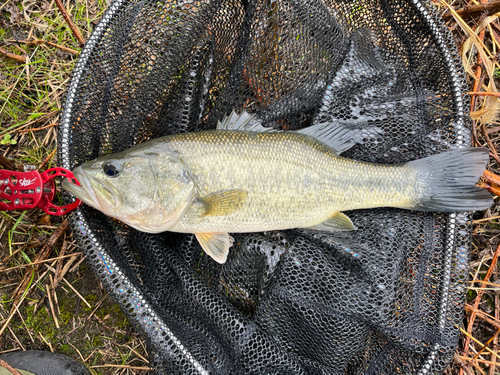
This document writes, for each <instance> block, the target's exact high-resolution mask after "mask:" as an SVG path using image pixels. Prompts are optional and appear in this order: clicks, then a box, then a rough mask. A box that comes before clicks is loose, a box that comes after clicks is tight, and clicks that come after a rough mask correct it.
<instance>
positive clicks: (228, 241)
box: [195, 233, 234, 264]
mask: <svg viewBox="0 0 500 375" xmlns="http://www.w3.org/2000/svg"><path fill="white" fill-rule="evenodd" d="M195 235H196V238H197V239H198V242H199V243H200V245H201V247H202V248H203V250H205V252H206V253H207V254H208V255H210V256H211V257H212V259H213V260H215V261H216V262H217V263H220V264H224V263H226V259H227V254H228V253H229V248H230V247H231V246H232V245H233V243H234V239H233V237H231V236H230V235H229V234H227V233H195Z"/></svg>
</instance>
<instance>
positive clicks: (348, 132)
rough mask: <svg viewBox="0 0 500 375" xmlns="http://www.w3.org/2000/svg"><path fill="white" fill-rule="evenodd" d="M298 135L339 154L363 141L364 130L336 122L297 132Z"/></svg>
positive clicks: (320, 124)
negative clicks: (307, 137)
mask: <svg viewBox="0 0 500 375" xmlns="http://www.w3.org/2000/svg"><path fill="white" fill-rule="evenodd" d="M296 133H299V134H303V135H308V136H310V137H313V138H315V139H316V140H318V141H320V142H322V143H324V144H325V145H327V146H329V147H330V148H332V149H333V150H334V151H335V152H336V153H337V154H340V153H342V152H344V151H346V150H348V149H350V148H351V147H352V146H354V145H355V144H356V143H358V142H360V141H362V140H363V132H362V129H360V128H352V127H346V126H344V125H343V124H341V123H336V122H322V123H319V124H316V125H313V126H309V127H307V128H304V129H300V130H297V131H296Z"/></svg>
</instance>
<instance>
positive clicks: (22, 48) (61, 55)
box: [0, 0, 500, 375]
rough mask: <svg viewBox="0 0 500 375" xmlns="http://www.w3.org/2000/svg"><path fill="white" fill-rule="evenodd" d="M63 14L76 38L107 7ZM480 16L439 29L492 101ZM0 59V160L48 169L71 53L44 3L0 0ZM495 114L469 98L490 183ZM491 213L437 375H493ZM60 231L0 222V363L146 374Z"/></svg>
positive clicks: (124, 325) (495, 47)
mask: <svg viewBox="0 0 500 375" xmlns="http://www.w3.org/2000/svg"><path fill="white" fill-rule="evenodd" d="M434 2H435V4H436V5H437V6H438V7H439V8H440V10H441V12H442V13H443V15H445V14H446V13H448V12H450V11H449V7H451V8H453V9H467V8H468V7H469V6H470V5H474V4H475V3H479V2H480V1H470V2H468V1H466V0H455V1H453V2H451V1H450V3H449V4H448V3H445V2H444V1H441V0H435V1H434ZM23 3H24V4H25V5H23ZM63 3H64V5H65V7H66V9H67V10H68V13H69V14H70V16H71V18H72V20H73V22H74V23H75V24H76V25H77V27H78V29H79V30H80V32H81V33H82V35H83V37H84V39H88V37H89V35H90V33H91V31H92V29H93V28H94V27H95V25H96V24H97V21H98V20H99V19H100V17H101V16H102V13H103V11H104V9H105V8H106V6H107V5H108V4H107V3H108V1H105V0H71V1H69V0H64V1H63ZM483 3H484V1H483ZM448 5H449V6H448ZM491 17H492V18H488V19H487V21H488V23H487V25H486V27H484V32H480V31H479V29H478V28H479V27H480V26H481V25H482V24H483V25H484V23H483V21H484V20H485V19H486V18H485V17H484V16H483V17H482V18H477V17H476V18H468V19H465V18H460V17H455V18H453V17H451V19H449V21H447V26H448V27H449V28H450V30H452V32H453V34H454V36H455V40H456V43H457V46H458V47H459V49H460V53H461V56H462V61H463V63H464V66H465V70H466V72H467V79H468V80H469V84H470V91H471V92H478V91H483V92H491V93H496V92H497V91H498V90H497V86H498V85H499V82H497V80H498V79H500V74H499V72H500V65H499V63H498V62H497V61H496V59H495V56H496V55H497V54H498V52H499V51H500V44H499V43H500V37H499V36H500V22H499V20H498V16H496V15H492V16H491ZM476 35H477V36H476ZM0 48H1V49H2V50H4V52H5V53H7V54H11V55H13V56H11V57H5V56H2V54H0V154H1V155H3V156H5V157H8V158H10V159H12V160H14V161H15V162H16V163H17V164H18V165H24V164H31V165H35V166H36V167H40V166H43V169H45V168H50V167H51V166H54V165H55V164H56V160H55V156H53V155H54V150H55V148H56V147H57V145H56V127H55V126H54V125H55V124H56V123H57V121H58V118H59V116H60V110H61V107H62V100H63V95H64V91H65V89H66V87H67V83H68V80H69V79H70V76H71V72H72V69H73V67H74V64H75V61H76V58H77V54H78V52H79V51H80V46H79V43H78V41H77V39H76V38H75V36H74V34H73V33H72V32H71V30H70V29H69V27H68V26H67V24H66V22H65V21H64V19H63V17H62V15H61V12H60V11H59V10H58V9H57V7H56V6H55V4H54V1H53V0H40V1H35V2H21V1H17V0H7V2H3V3H2V4H1V5H0ZM5 53H4V55H5ZM481 60H482V61H481ZM499 108H500V103H499V98H498V97H485V96H474V97H473V103H472V105H471V114H472V117H473V118H474V129H473V134H474V137H475V139H476V145H477V146H484V147H488V148H490V150H491V153H492V155H493V156H492V158H491V162H490V165H489V167H488V169H489V170H490V171H491V172H492V173H494V174H496V175H498V174H500V159H499V158H498V153H497V150H498V149H499V147H498V146H499V143H500V123H499V122H498V120H497V116H498V109H499ZM0 168H1V167H0ZM499 214H500V213H499V212H498V210H497V208H493V209H490V210H487V211H486V212H485V213H484V214H483V215H479V216H475V217H474V226H473V233H474V235H473V246H472V251H471V269H470V278H471V282H470V288H469V290H468V293H467V301H466V302H467V304H466V313H465V316H464V322H463V327H462V336H461V339H460V346H459V348H457V350H456V354H455V358H454V361H453V363H452V364H451V365H450V368H449V369H448V370H447V373H448V374H488V375H493V374H497V373H500V367H499V366H497V365H496V363H497V362H499V363H500V359H498V358H497V353H498V352H499V351H498V334H499V331H500V330H499V329H498V328H500V319H499V314H500V303H499V291H500V280H499V278H498V266H497V259H498V256H499V251H498V247H497V246H498V242H499V241H498V236H499V235H500V222H499V220H498V218H496V219H495V217H498V216H499ZM63 220H64V219H61V218H57V217H49V216H48V215H45V214H43V213H42V212H41V211H38V210H35V211H27V212H22V213H21V212H15V211H11V212H0V290H1V295H0V329H2V330H3V331H2V333H1V334H0V352H8V351H11V350H20V349H42V350H51V351H55V352H60V353H64V354H67V355H70V356H72V357H74V358H77V359H80V360H81V361H83V362H85V363H87V364H88V365H89V366H92V367H93V368H94V370H95V371H96V372H97V373H98V374H144V373H146V370H145V368H147V366H148V361H147V359H146V358H147V353H146V349H145V346H144V342H143V340H142V339H141V337H140V336H139V335H138V334H137V333H135V332H134V330H133V328H132V327H131V325H130V324H129V323H128V322H127V319H126V318H125V316H124V315H123V313H122V312H121V311H120V309H119V308H118V306H117V305H116V304H114V303H113V302H112V301H111V300H110V298H109V297H108V295H107V294H106V292H105V291H104V290H103V288H102V286H101V284H100V282H99V280H97V279H96V277H95V276H94V275H93V273H92V271H91V270H89V269H88V268H87V266H86V265H85V262H82V260H83V258H82V254H81V252H80V250H79V248H78V246H77V245H76V243H75V242H74V239H73V238H72V235H71V234H70V232H69V231H60V232H58V231H57V230H56V228H58V227H60V226H61V225H64V221H63ZM19 285H20V286H21V288H20V289H18V286H19ZM16 289H18V290H16ZM14 306H16V307H17V310H16V309H13V307H14ZM12 313H13V314H12ZM9 318H10V319H9ZM486 348H488V350H490V351H488V350H487V349H486Z"/></svg>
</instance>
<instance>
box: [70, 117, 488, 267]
mask: <svg viewBox="0 0 500 375" xmlns="http://www.w3.org/2000/svg"><path fill="white" fill-rule="evenodd" d="M360 134H361V135H360ZM359 141H362V133H360V129H356V128H346V127H344V126H342V125H340V124H336V123H320V124H316V125H313V126H310V127H307V128H304V129H301V130H298V131H287V132H280V131H276V130H274V129H271V128H264V127H263V126H262V125H261V124H260V123H259V122H258V121H257V120H255V119H254V117H253V116H252V115H250V114H248V113H246V112H242V114H240V115H237V114H236V113H235V112H233V113H231V115H229V116H226V117H225V118H224V119H223V120H222V121H221V122H219V123H218V126H217V129H216V130H210V131H202V132H196V133H182V134H176V135H169V136H165V137H162V138H158V139H155V140H152V141H149V142H145V143H142V144H140V145H137V146H135V147H133V148H131V149H129V150H125V151H122V152H120V153H117V154H114V155H107V156H102V157H100V158H97V159H95V160H93V161H90V162H87V163H84V164H82V165H81V166H79V167H77V168H76V169H75V170H74V171H73V173H74V175H75V177H76V178H77V179H78V180H79V181H80V183H81V186H77V185H74V184H72V183H70V182H69V181H68V180H65V181H64V182H63V187H64V188H65V189H66V190H68V191H69V192H70V193H72V194H74V195H75V196H76V197H77V198H79V199H81V200H82V201H83V202H85V203H87V204H89V205H91V206H92V207H94V208H97V209H99V210H101V211H102V212H104V213H106V214H107V215H110V216H112V217H115V218H117V219H120V220H122V221H123V222H125V223H126V224H129V225H131V226H132V227H134V228H136V229H138V230H142V231H146V232H152V233H158V232H162V231H167V230H168V231H173V232H181V233H194V234H195V235H196V238H197V239H198V241H199V243H200V245H201V246H202V248H203V249H204V250H205V251H206V252H207V253H208V254H209V255H210V256H211V257H212V258H213V259H214V260H216V261H217V262H219V263H224V262H225V261H226V259H227V254H228V249H229V248H230V247H231V245H232V243H233V239H232V237H230V236H229V234H228V233H236V232H260V231H270V230H282V229H291V228H310V229H314V230H326V231H337V230H354V229H356V227H355V225H354V224H353V223H352V222H351V220H350V219H349V218H348V217H347V216H346V215H344V214H342V213H341V211H346V210H354V209H361V208H374V207H398V208H404V209H412V210H422V211H424V210H426V211H462V210H473V209H484V208H487V207H489V206H490V205H491V204H492V199H491V196H490V195H489V193H488V192H486V191H484V190H481V189H479V188H476V187H474V183H475V182H477V180H478V179H479V177H480V176H481V174H482V172H483V171H484V168H485V166H486V163H487V160H488V157H489V155H488V150H486V149H480V148H475V149H464V150H456V151H451V152H447V153H443V154H440V155H434V156H430V157H427V158H424V159H421V160H415V161H411V162H408V163H405V164H400V165H379V164H372V163H367V162H362V161H356V160H350V159H347V158H343V157H340V156H339V154H340V153H342V152H343V151H345V150H347V149H349V148H350V147H351V146H352V145H354V144H355V143H356V142H359Z"/></svg>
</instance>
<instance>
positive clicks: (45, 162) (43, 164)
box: [38, 148, 57, 170]
mask: <svg viewBox="0 0 500 375" xmlns="http://www.w3.org/2000/svg"><path fill="white" fill-rule="evenodd" d="M56 150H57V148H55V149H54V150H53V151H52V152H51V153H50V155H49V156H47V159H45V160H44V161H43V163H42V164H40V166H39V167H38V169H39V170H40V169H42V168H43V167H44V166H45V164H47V163H48V162H49V160H50V159H52V157H53V156H54V155H55V153H56Z"/></svg>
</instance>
